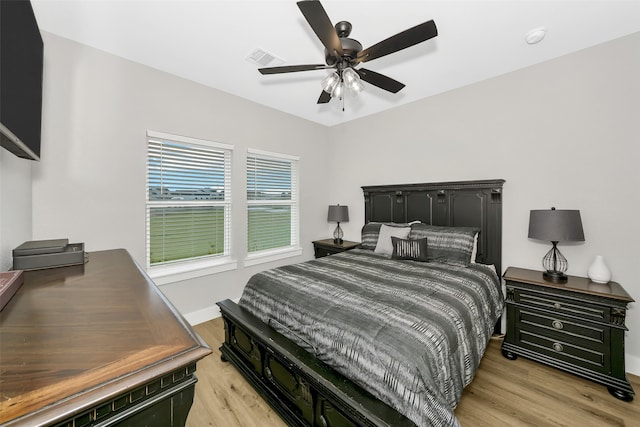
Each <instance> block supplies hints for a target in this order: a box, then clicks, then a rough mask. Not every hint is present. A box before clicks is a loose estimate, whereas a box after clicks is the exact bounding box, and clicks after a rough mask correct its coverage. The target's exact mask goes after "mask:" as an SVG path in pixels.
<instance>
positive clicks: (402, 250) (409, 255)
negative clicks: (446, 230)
mask: <svg viewBox="0 0 640 427" xmlns="http://www.w3.org/2000/svg"><path fill="white" fill-rule="evenodd" d="M391 241H392V242H393V254H391V258H392V259H408V260H411V261H421V262H426V261H427V239H426V238H423V239H417V240H409V239H400V238H398V237H391Z"/></svg>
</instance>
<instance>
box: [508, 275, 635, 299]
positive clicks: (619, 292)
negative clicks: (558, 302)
mask: <svg viewBox="0 0 640 427" xmlns="http://www.w3.org/2000/svg"><path fill="white" fill-rule="evenodd" d="M502 277H503V278H504V279H505V280H511V281H514V282H522V283H529V284H532V285H537V286H544V287H547V288H554V289H563V290H567V291H572V292H578V293H583V294H589V295H598V296H603V297H606V298H611V299H615V300H619V301H625V302H633V301H634V299H633V298H631V296H630V295H629V294H628V293H627V291H625V290H624V288H623V287H622V285H620V284H619V283H618V282H609V283H596V282H592V281H591V280H590V279H588V278H586V277H580V276H567V278H568V280H567V283H553V282H548V281H546V280H544V278H543V277H542V271H539V270H528V269H526V268H517V267H509V268H507V271H505V272H504V275H503V276H502Z"/></svg>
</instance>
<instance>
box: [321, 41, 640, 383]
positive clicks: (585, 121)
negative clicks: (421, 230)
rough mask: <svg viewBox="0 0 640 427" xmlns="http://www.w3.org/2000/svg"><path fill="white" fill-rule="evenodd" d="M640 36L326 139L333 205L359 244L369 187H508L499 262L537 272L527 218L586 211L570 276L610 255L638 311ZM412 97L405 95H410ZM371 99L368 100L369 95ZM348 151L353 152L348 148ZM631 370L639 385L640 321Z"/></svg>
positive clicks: (634, 324) (634, 331)
mask: <svg viewBox="0 0 640 427" xmlns="http://www.w3.org/2000/svg"><path fill="white" fill-rule="evenodd" d="M638 76H640V33H637V34H634V35H631V36H628V37H625V38H621V39H618V40H615V41H612V42H609V43H606V44H603V45H600V46H596V47H593V48H591V49H587V50H584V51H581V52H578V53H575V54H572V55H568V56H565V57H561V58H558V59H556V60H553V61H549V62H547V63H544V64H540V65H538V66H534V67H530V68H526V69H523V70H520V71H516V72H513V73H510V74H507V75H504V76H500V77H498V78H494V79H491V80H487V81H484V82H480V83H477V84H474V85H471V86H468V87H465V88H461V89H458V90H455V91H451V92H448V93H444V94H441V95H439V96H434V97H432V98H429V99H425V100H422V101H419V102H415V103H412V104H410V105H406V106H403V107H400V108H396V109H393V110H391V111H388V112H385V113H382V114H379V115H376V116H372V117H368V118H363V119H360V120H358V121H354V122H350V123H348V124H346V125H342V126H337V127H335V128H332V129H331V135H330V137H332V139H333V140H334V141H338V142H334V144H333V146H332V150H333V154H332V157H337V156H339V157H340V158H342V159H345V160H344V165H345V166H347V167H336V168H332V169H331V173H330V176H331V177H332V179H333V181H332V182H333V185H332V186H331V188H332V191H331V200H332V202H340V203H342V204H348V205H349V210H350V219H351V221H350V222H349V223H346V224H343V226H344V227H343V228H344V230H345V238H347V239H350V240H357V239H359V235H360V227H362V225H363V222H364V207H363V203H362V190H361V189H360V187H361V186H362V185H375V184H390V183H398V184H402V183H412V182H414V183H418V182H432V181H455V180H467V179H485V178H504V179H506V184H505V187H504V199H503V200H504V203H503V221H504V223H503V262H502V265H503V267H504V268H506V267H507V266H510V265H512V266H518V267H524V268H532V269H540V268H541V259H542V257H543V256H544V254H545V253H546V252H547V250H548V249H549V248H550V247H551V245H550V243H545V242H537V241H533V240H529V239H528V238H527V229H528V220H529V210H531V209H547V208H550V207H551V206H556V207H557V208H559V209H580V211H581V216H582V221H583V226H584V232H585V238H586V242H584V243H583V244H575V245H569V244H562V243H561V244H560V246H559V247H560V250H561V251H562V253H564V254H565V256H566V257H567V259H568V261H569V271H568V272H569V274H573V275H581V276H584V275H586V271H587V268H588V267H589V265H590V263H591V262H592V260H593V258H594V257H595V255H598V254H599V255H603V256H604V257H605V260H606V261H607V263H608V264H609V266H610V268H611V270H612V272H613V280H615V281H617V282H619V283H621V284H622V285H623V286H624V287H625V288H626V290H627V292H629V293H630V294H631V296H632V297H633V298H634V299H635V300H640V281H638V272H637V271H636V269H637V264H636V263H637V262H638V257H639V256H640V225H639V224H640V221H638V213H639V212H640V178H639V177H640V175H639V173H638V168H639V167H640V102H639V100H640V79H639V77H638ZM408 89H409V88H408ZM367 90H368V89H367ZM344 141H349V142H348V143H344ZM630 307H631V308H630V310H629V311H628V314H627V326H628V327H629V329H630V331H629V332H628V333H627V335H626V337H627V353H628V357H627V368H628V369H629V370H632V371H633V372H635V373H640V309H638V304H637V303H635V304H631V305H630Z"/></svg>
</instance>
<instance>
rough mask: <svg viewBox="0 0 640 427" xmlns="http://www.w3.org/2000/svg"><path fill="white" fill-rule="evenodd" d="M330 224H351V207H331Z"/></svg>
mask: <svg viewBox="0 0 640 427" xmlns="http://www.w3.org/2000/svg"><path fill="white" fill-rule="evenodd" d="M327 221H328V222H349V207H348V206H341V205H329V214H328V215H327Z"/></svg>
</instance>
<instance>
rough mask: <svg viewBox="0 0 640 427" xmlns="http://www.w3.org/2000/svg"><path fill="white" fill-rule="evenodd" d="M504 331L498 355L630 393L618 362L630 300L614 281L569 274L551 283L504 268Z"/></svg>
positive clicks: (618, 392)
mask: <svg viewBox="0 0 640 427" xmlns="http://www.w3.org/2000/svg"><path fill="white" fill-rule="evenodd" d="M503 277H504V279H505V281H506V287H507V298H506V303H507V334H506V335H505V338H504V341H503V343H502V355H503V356H504V357H506V358H507V359H511V360H513V359H516V358H517V356H523V357H526V358H529V359H532V360H536V361H538V362H542V363H544V364H547V365H550V366H553V367H555V368H558V369H562V370H564V371H567V372H570V373H572V374H575V375H579V376H581V377H584V378H587V379H589V380H592V381H595V382H597V383H600V384H604V385H606V386H607V388H608V390H609V392H610V393H611V394H612V395H613V396H615V397H617V398H618V399H621V400H625V401H631V400H633V395H634V394H635V393H634V391H633V388H632V387H631V384H629V380H628V379H627V374H626V372H625V366H624V333H625V331H626V330H627V327H626V326H625V324H624V319H625V314H626V310H627V304H628V303H630V302H633V298H631V297H630V296H629V294H628V293H627V292H626V291H625V290H624V288H623V287H622V286H621V285H620V284H619V283H616V282H609V283H607V284H601V283H594V282H592V281H590V280H589V279H587V278H585V277H577V276H569V278H568V281H567V283H562V284H558V283H551V282H547V281H545V280H544V279H543V278H542V272H541V271H535V270H526V269H522V268H514V267H509V268H508V269H507V271H506V272H505V273H504V276H503Z"/></svg>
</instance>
